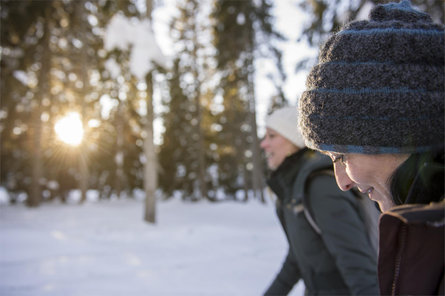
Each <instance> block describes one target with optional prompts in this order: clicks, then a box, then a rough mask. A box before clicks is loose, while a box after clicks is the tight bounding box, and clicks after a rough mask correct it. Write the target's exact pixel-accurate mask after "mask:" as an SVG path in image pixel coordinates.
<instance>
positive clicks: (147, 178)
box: [144, 72, 158, 223]
mask: <svg viewBox="0 0 445 296" xmlns="http://www.w3.org/2000/svg"><path fill="white" fill-rule="evenodd" d="M146 83H147V98H148V102H147V115H146V118H145V119H146V120H145V129H144V130H145V138H144V154H145V164H144V188H145V216H144V220H145V221H147V222H149V223H156V187H157V185H158V175H157V160H156V151H155V145H154V141H153V139H154V137H153V119H154V115H153V74H152V72H150V73H149V74H147V76H146Z"/></svg>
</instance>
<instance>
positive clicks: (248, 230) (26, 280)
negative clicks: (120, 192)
mask: <svg viewBox="0 0 445 296" xmlns="http://www.w3.org/2000/svg"><path fill="white" fill-rule="evenodd" d="M4 194H5V192H3V191H2V192H1V194H0V196H3V197H2V198H6V197H5V196H4ZM90 200H96V199H90ZM143 209H144V203H143V201H142V200H137V199H128V198H127V199H120V200H119V199H113V200H107V201H103V200H102V201H96V202H93V201H89V202H87V203H85V204H83V205H78V204H75V203H68V204H66V205H62V204H60V203H57V202H53V203H45V204H42V205H41V206H40V207H39V208H36V209H29V208H27V207H25V206H24V205H23V204H17V205H13V206H11V205H5V204H0V249H1V252H0V295H4V296H22V295H33V296H40V295H64V296H74V295H89V296H101V295H107V296H109V295H116V296H117V295H132V296H137V295H156V296H158V295H159V296H171V295H173V296H176V295H181V296H183V295H190V296H192V295H193V296H195V295H212V296H217V295H221V296H223V295H224V296H226V295H231V296H236V295H240V296H241V295H242V296H248V295H262V293H263V292H264V290H265V289H266V288H267V286H268V285H269V283H270V282H271V281H272V280H273V278H274V276H275V274H276V273H277V272H278V270H279V268H280V267H281V263H282V262H283V260H284V256H285V254H286V252H287V243H286V241H285V237H284V234H283V231H282V229H281V228H280V226H279V222H278V219H277V218H276V216H275V212H274V207H273V205H272V203H271V202H269V203H268V204H261V203H259V202H257V201H250V202H248V203H240V202H224V203H216V204H215V203H210V202H198V203H186V202H182V201H180V200H178V199H173V200H169V201H162V202H161V201H160V202H158V205H157V220H158V221H157V223H156V224H148V223H146V222H144V221H143V219H142V217H143ZM302 291H303V284H301V283H299V285H297V286H296V287H295V288H294V290H293V291H292V294H291V295H303V292H302Z"/></svg>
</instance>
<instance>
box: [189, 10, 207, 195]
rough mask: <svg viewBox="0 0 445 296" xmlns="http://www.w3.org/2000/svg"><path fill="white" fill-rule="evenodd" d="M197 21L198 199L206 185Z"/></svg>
mask: <svg viewBox="0 0 445 296" xmlns="http://www.w3.org/2000/svg"><path fill="white" fill-rule="evenodd" d="M193 4H194V5H195V6H197V5H198V2H194V3H193ZM197 24H198V20H197V19H196V15H195V20H194V21H193V25H192V26H193V44H195V46H193V51H192V54H193V59H194V60H195V63H194V65H193V66H192V68H193V77H194V78H195V82H196V83H195V92H196V93H195V96H196V98H195V102H196V113H197V121H198V122H197V126H196V131H197V136H198V139H197V141H196V148H197V149H196V152H197V153H198V182H199V193H200V197H199V198H200V199H201V198H204V197H207V184H206V161H205V153H206V149H205V147H204V134H203V131H204V129H203V128H202V106H201V81H200V80H199V70H198V67H199V66H198V58H199V57H198V44H199V42H198V34H199V33H200V32H198V28H197Z"/></svg>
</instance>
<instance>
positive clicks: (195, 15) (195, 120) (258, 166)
mask: <svg viewBox="0 0 445 296" xmlns="http://www.w3.org/2000/svg"><path fill="white" fill-rule="evenodd" d="M280 1H281V0H280ZM284 1H289V2H290V3H291V4H292V5H294V6H295V7H297V8H298V9H299V10H300V11H301V12H302V13H303V14H304V15H305V16H306V21H305V22H302V24H301V29H298V30H300V31H299V38H296V39H294V40H286V37H285V36H284V35H283V32H280V31H279V30H278V29H277V27H276V21H277V18H279V17H280V16H279V15H276V14H274V5H275V4H274V1H272V0H252V1H249V0H205V1H199V0H177V1H175V0H45V1H36V0H18V1H17V0H0V21H1V25H0V30H1V31H0V32H1V35H0V37H1V43H0V53H1V56H0V59H1V60H0V63H1V68H0V69H1V70H0V71H1V72H0V152H1V158H0V169H1V174H0V186H1V187H4V188H5V189H6V190H7V192H8V194H9V196H10V202H11V203H17V202H19V201H24V202H25V203H26V204H27V205H28V206H29V207H37V206H39V205H40V204H41V203H44V202H50V201H52V200H61V201H62V202H65V201H66V198H67V196H68V194H69V192H70V191H71V190H74V189H79V190H80V192H81V199H80V202H83V201H85V199H86V193H87V191H88V190H96V191H97V192H99V195H100V199H108V198H110V197H111V196H117V197H120V196H126V197H131V196H133V192H134V191H135V190H142V191H143V192H144V194H145V196H146V201H145V220H147V221H149V222H154V221H155V219H156V215H155V214H156V213H155V203H156V200H159V199H168V198H170V197H172V196H174V195H176V196H177V195H179V196H180V197H181V198H182V199H183V200H184V201H199V200H203V199H206V200H209V201H212V202H218V201H223V200H236V201H240V202H246V201H248V200H257V201H259V202H261V201H264V196H263V188H264V187H265V176H266V175H267V171H266V167H265V165H264V156H263V154H262V152H261V150H260V148H259V140H260V139H259V135H258V124H257V122H258V117H257V108H256V107H257V97H258V94H257V85H256V83H257V80H256V74H257V71H258V69H257V64H256V61H257V60H259V59H269V60H271V61H272V64H273V65H274V67H275V69H273V71H271V74H270V75H268V79H269V80H270V81H271V83H272V84H273V85H274V88H275V89H274V93H275V95H273V96H272V97H271V98H270V101H269V102H268V107H267V108H268V110H267V111H268V112H269V111H272V110H274V109H275V108H277V107H279V106H283V105H288V104H289V103H290V102H291V101H295V100H296V99H298V98H289V97H287V95H286V94H285V92H284V91H283V83H284V81H285V80H286V79H288V77H287V76H288V75H289V74H287V73H286V72H285V71H284V67H285V66H288V65H284V64H283V59H282V51H281V49H280V44H281V43H282V42H285V41H286V42H290V43H305V44H307V46H309V47H310V48H312V49H313V50H314V51H315V52H317V49H318V47H319V46H320V44H322V43H323V41H324V40H326V37H327V36H328V34H330V33H331V32H335V31H336V30H337V29H338V28H339V26H341V25H342V24H343V23H345V22H347V21H349V20H354V19H357V18H358V17H359V15H360V14H362V13H363V10H364V9H365V8H366V7H368V6H369V5H374V4H375V3H381V2H383V1H365V0H312V1H308V0H284ZM166 2H172V3H173V7H174V11H172V12H171V15H172V17H171V18H170V19H168V20H163V21H164V22H168V28H169V33H168V35H169V36H168V38H170V39H171V40H172V44H173V47H172V48H171V51H172V52H173V55H172V56H169V57H166V56H164V55H163V54H162V52H161V51H160V49H159V46H158V45H157V44H156V38H157V36H155V33H154V31H153V26H154V25H153V14H154V13H155V12H156V10H157V9H160V8H161V7H163V6H164V5H166ZM384 2H388V1H384ZM412 3H413V4H414V5H416V6H417V7H419V8H420V9H422V10H424V11H427V12H429V13H430V14H431V15H432V16H433V18H434V19H435V21H436V22H441V23H444V15H443V14H444V3H443V1H442V0H413V1H412ZM296 30H297V29H296ZM314 63H315V59H314V58H307V57H305V56H302V57H301V59H300V60H299V61H298V62H297V63H296V64H295V65H291V67H292V68H293V69H294V71H293V73H291V74H290V75H296V74H297V73H298V72H300V71H305V70H307V69H309V68H310V67H311V66H312V65H313V64H314ZM156 104H158V105H156ZM155 105H156V108H154V106H155ZM155 109H156V111H157V112H155ZM157 135H159V138H157Z"/></svg>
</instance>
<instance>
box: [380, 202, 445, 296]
mask: <svg viewBox="0 0 445 296" xmlns="http://www.w3.org/2000/svg"><path fill="white" fill-rule="evenodd" d="M444 216H445V203H444V202H443V201H442V202H440V203H433V204H430V205H422V204H416V205H403V206H397V207H394V208H392V209H391V210H390V211H388V212H386V213H384V214H383V215H382V216H381V218H380V254H379V268H378V269H379V281H380V292H381V294H382V295H444V266H445V262H444V236H445V232H444V231H445V230H444Z"/></svg>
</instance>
